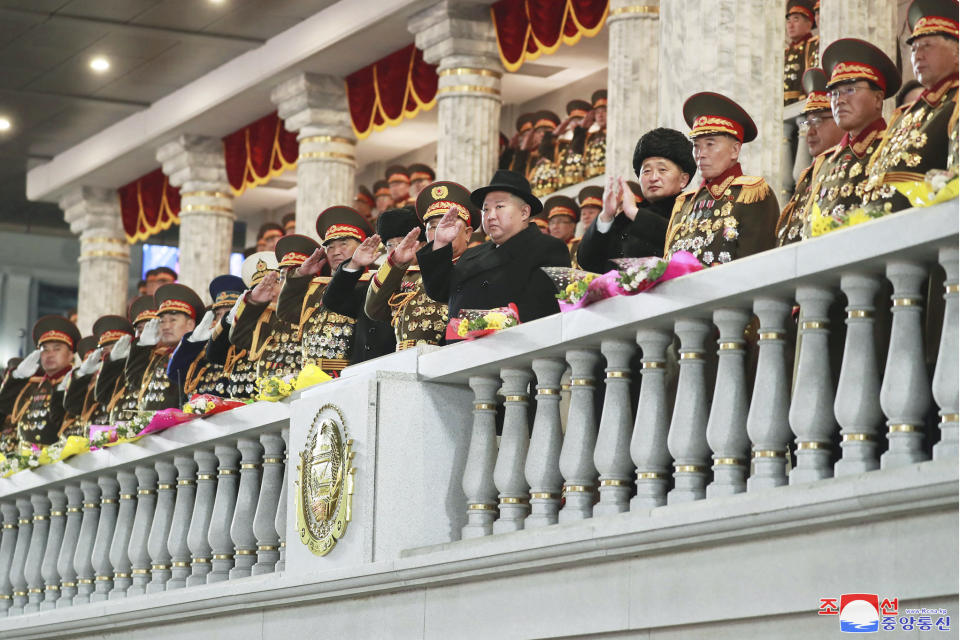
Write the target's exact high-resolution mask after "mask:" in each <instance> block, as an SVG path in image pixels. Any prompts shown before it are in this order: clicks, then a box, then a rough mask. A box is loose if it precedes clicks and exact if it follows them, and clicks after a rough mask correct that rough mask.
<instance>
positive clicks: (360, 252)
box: [346, 234, 380, 271]
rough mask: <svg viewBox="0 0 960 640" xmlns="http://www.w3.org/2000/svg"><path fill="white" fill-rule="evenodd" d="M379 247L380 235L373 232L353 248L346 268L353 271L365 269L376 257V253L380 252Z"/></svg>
mask: <svg viewBox="0 0 960 640" xmlns="http://www.w3.org/2000/svg"><path fill="white" fill-rule="evenodd" d="M379 249H380V236H378V235H377V234H373V235H372V236H370V237H369V238H367V239H366V240H364V241H363V242H361V243H360V246H359V247H357V248H356V249H355V250H354V252H353V257H351V258H350V261H349V262H348V263H347V266H346V268H348V269H351V270H353V271H360V270H361V269H366V268H367V267H369V266H370V265H371V264H373V262H374V261H375V260H376V259H377V254H378V253H380V251H379Z"/></svg>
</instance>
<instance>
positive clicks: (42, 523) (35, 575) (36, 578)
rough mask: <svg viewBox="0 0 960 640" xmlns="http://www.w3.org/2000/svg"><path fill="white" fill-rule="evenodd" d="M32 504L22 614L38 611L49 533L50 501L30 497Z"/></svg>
mask: <svg viewBox="0 0 960 640" xmlns="http://www.w3.org/2000/svg"><path fill="white" fill-rule="evenodd" d="M30 502H31V503H32V504H33V532H32V533H31V535H30V547H29V548H28V550H27V560H26V563H25V564H24V567H23V574H24V578H26V581H27V602H26V604H24V606H23V612H24V613H32V612H35V611H40V602H41V601H42V600H43V586H44V585H43V574H42V573H41V569H42V568H43V566H42V565H43V555H44V552H45V551H46V549H47V535H48V533H49V532H50V499H49V498H48V497H47V496H46V495H44V494H42V493H35V494H33V495H32V496H30Z"/></svg>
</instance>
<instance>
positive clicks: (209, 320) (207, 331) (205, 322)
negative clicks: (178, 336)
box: [187, 310, 213, 342]
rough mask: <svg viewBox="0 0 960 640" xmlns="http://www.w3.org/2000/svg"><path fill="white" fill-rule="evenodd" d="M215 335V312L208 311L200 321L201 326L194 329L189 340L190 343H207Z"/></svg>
mask: <svg viewBox="0 0 960 640" xmlns="http://www.w3.org/2000/svg"><path fill="white" fill-rule="evenodd" d="M212 333H213V311H212V310H211V311H207V312H206V313H205V314H203V318H201V319H200V324H198V325H197V326H196V327H194V328H193V333H191V334H190V337H189V338H187V341H188V342H206V341H207V340H209V339H210V335H211V334H212Z"/></svg>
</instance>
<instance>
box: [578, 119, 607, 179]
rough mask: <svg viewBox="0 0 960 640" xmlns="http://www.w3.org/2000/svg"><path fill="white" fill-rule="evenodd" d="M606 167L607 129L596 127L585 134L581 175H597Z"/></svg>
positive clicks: (588, 176)
mask: <svg viewBox="0 0 960 640" xmlns="http://www.w3.org/2000/svg"><path fill="white" fill-rule="evenodd" d="M606 169H607V129H606V128H603V129H597V130H596V131H591V132H590V133H588V134H587V142H586V146H585V148H584V150H583V177H584V178H592V177H594V176H599V175H600V174H602V173H603V172H604V171H606Z"/></svg>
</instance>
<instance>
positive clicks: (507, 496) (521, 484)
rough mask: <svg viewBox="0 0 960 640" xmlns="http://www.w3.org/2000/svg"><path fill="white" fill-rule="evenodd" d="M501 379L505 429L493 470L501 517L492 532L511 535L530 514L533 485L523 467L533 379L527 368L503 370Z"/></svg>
mask: <svg viewBox="0 0 960 640" xmlns="http://www.w3.org/2000/svg"><path fill="white" fill-rule="evenodd" d="M500 378H501V379H502V380H503V389H502V393H503V396H504V402H503V413H504V415H503V430H502V431H501V434H500V448H499V450H498V452H497V461H496V464H495V465H494V467H493V482H494V484H495V485H496V486H497V490H498V491H499V498H500V517H499V518H498V519H497V520H496V521H495V522H494V523H493V532H494V533H508V532H510V531H519V530H520V529H523V521H524V519H525V518H526V517H527V515H528V514H529V513H530V504H529V502H530V497H529V491H530V485H528V484H527V479H526V478H525V477H524V476H523V465H524V464H525V463H526V461H527V448H528V447H529V445H530V426H529V425H528V424H527V416H528V411H527V408H528V406H529V396H528V395H527V389H528V387H529V384H530V380H531V379H532V378H533V376H532V375H531V373H530V371H529V370H527V369H501V370H500Z"/></svg>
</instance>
